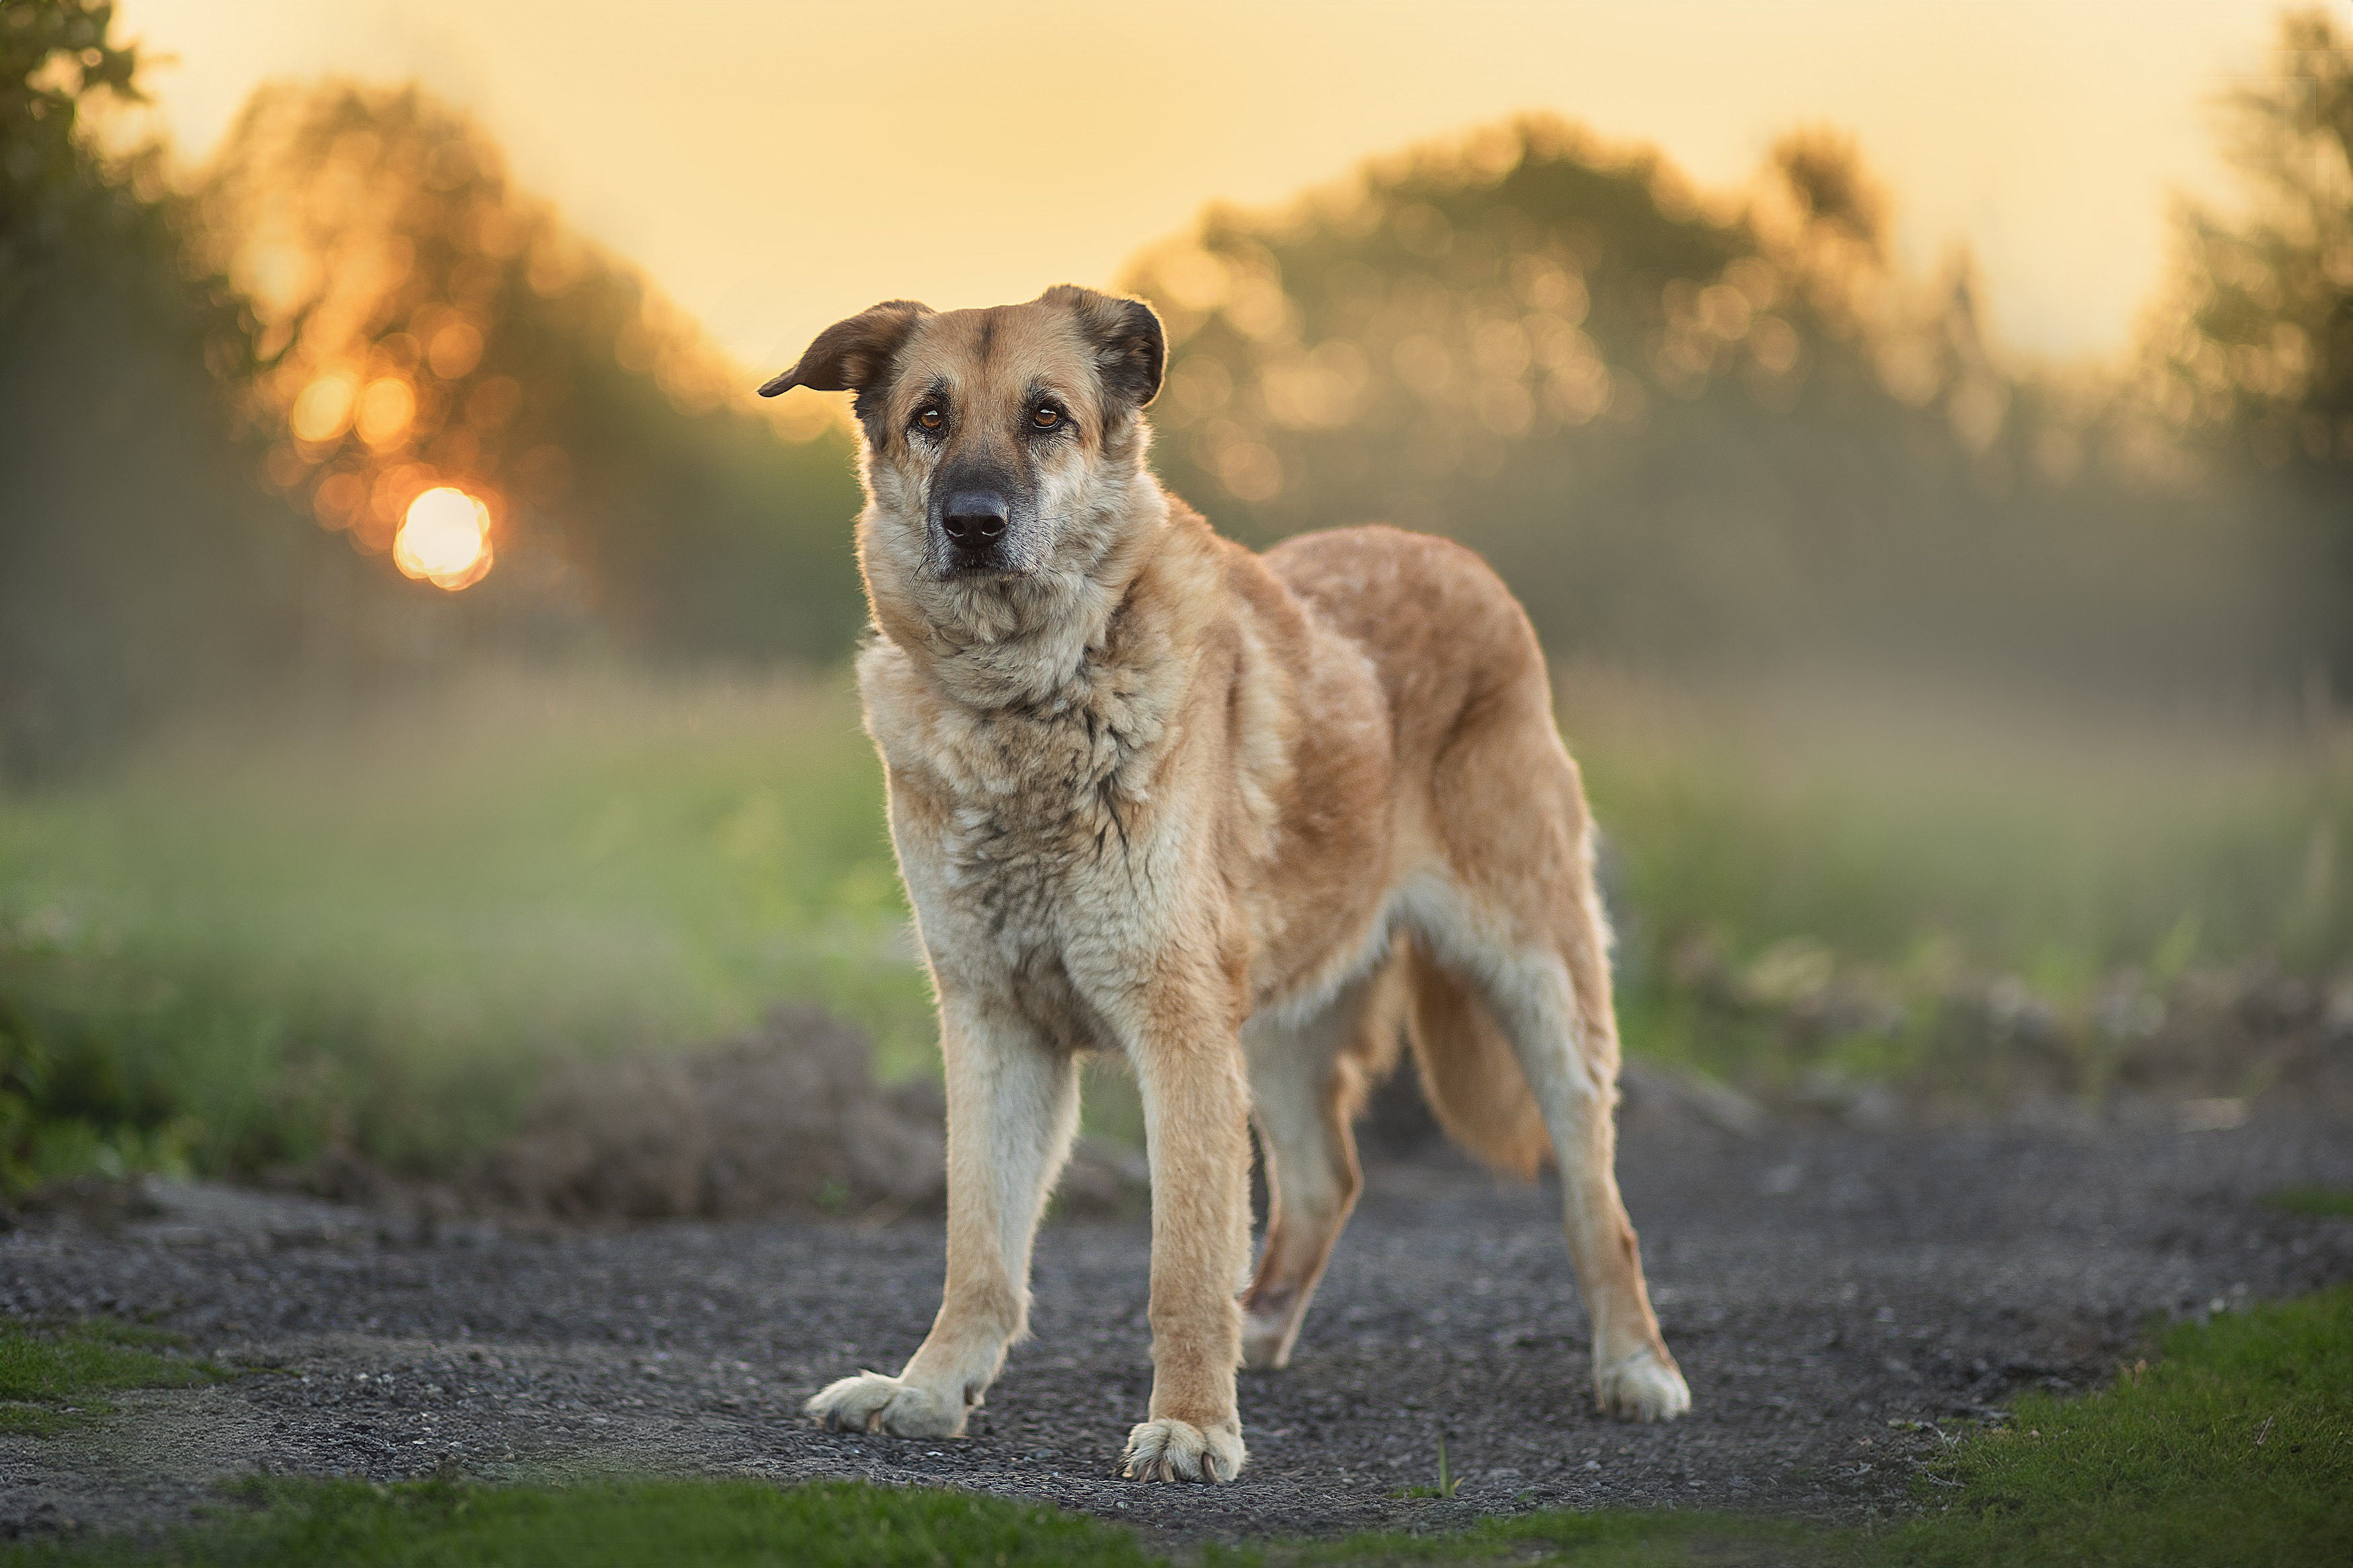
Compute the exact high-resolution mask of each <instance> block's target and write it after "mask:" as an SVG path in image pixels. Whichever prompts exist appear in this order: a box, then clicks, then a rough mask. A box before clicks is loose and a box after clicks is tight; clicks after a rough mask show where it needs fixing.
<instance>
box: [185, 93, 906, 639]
mask: <svg viewBox="0 0 2353 1568" xmlns="http://www.w3.org/2000/svg"><path fill="white" fill-rule="evenodd" d="M204 207H205V212H206V224H207V227H208V230H209V232H210V233H211V234H212V235H213V236H214V237H215V243H216V246H217V247H218V249H217V254H218V256H219V258H220V259H221V261H222V263H223V264H224V265H225V266H226V267H227V268H228V270H229V271H230V273H231V275H232V276H233V277H234V278H236V279H237V282H238V284H239V286H240V287H241V289H243V290H244V292H245V293H246V295H247V296H248V298H249V299H251V300H252V301H253V305H254V309H255V310H256V311H257V313H258V315H259V321H260V338H259V353H260V360H261V363H260V365H259V370H258V371H257V373H256V374H254V376H253V377H252V378H251V379H250V381H249V382H248V384H247V386H246V407H247V411H248V416H250V417H251V418H252V420H253V421H254V423H255V425H256V426H257V427H258V428H259V429H260V430H261V431H262V432H263V433H264V434H265V435H266V437H267V438H269V440H270V442H271V446H270V448H269V454H268V458H267V462H266V470H267V474H268V477H269V481H270V482H271V484H272V485H273V486H275V487H276V488H278V489H280V490H282V491H283V492H285V493H286V494H288V495H290V497H292V498H294V499H295V500H296V501H297V503H298V504H299V505H301V507H302V508H303V509H304V510H308V511H309V512H310V513H311V515H312V516H314V517H315V518H316V519H317V521H318V522H319V523H320V524H321V525H322V527H323V528H326V529H328V530H330V531H340V532H342V533H343V534H344V535H345V536H346V537H348V538H349V540H350V541H351V542H352V544H353V546H354V547H356V548H357V549H358V550H359V551H360V552H363V553H364V554H366V555H369V556H375V557H382V556H384V555H385V553H386V552H388V551H389V550H390V549H391V547H392V544H393V542H394V537H395V533H396V530H397V528H398V527H399V524H400V521H401V520H402V517H403V515H404V513H405V512H406V509H407V507H408V504H409V502H410V501H411V500H414V499H415V498H416V497H417V495H418V494H420V493H422V492H423V491H425V490H426V489H431V488H433V487H435V486H438V485H455V486H458V487H459V488H462V489H466V490H467V491H469V492H470V493H471V494H474V495H476V496H479V497H480V498H482V499H483V500H486V501H487V502H488V503H489V504H490V506H491V511H492V515H493V521H494V531H495V534H496V536H497V538H498V541H499V546H498V547H499V553H500V556H501V559H502V561H503V562H505V564H503V565H502V566H501V567H500V568H499V570H498V572H497V574H494V576H493V577H492V578H491V581H490V582H489V583H487V584H485V585H484V586H485V588H486V589H489V590H490V591H488V592H484V591H480V590H470V591H469V592H470V602H471V604H472V605H479V606H480V607H481V611H482V613H483V614H486V615H496V616H505V617H508V618H514V617H518V616H520V617H524V618H529V617H532V616H540V617H544V616H546V615H547V614H548V613H549V612H551V611H559V612H560V611H561V610H562V609H564V608H565V606H567V605H571V606H578V607H586V609H588V610H590V611H592V612H593V613H594V614H595V615H596V616H597V618H598V619H599V620H600V621H601V622H603V623H604V624H605V625H607V626H608V627H609V628H610V629H612V630H613V631H615V632H617V634H618V635H619V636H620V637H621V638H622V640H623V641H624V642H625V643H628V644H632V645H634V646H636V647H639V648H641V649H643V650H646V651H650V652H654V653H657V654H689V655H708V654H714V653H715V654H728V655H736V656H742V657H752V658H768V657H776V656H778V655H797V656H801V657H807V658H822V657H828V656H830V655H833V654H835V653H837V652H838V651H839V650H840V649H841V648H843V647H846V646H847V644H848V640H849V636H850V634H851V633H852V632H853V631H854V629H855V628H856V626H857V625H858V624H859V622H860V619H861V618H862V614H863V612H862V608H861V601H860V595H859V590H858V585H857V582H856V578H855V575H854V569H853V566H852V563H851V557H850V552H849V519H850V518H851V517H852V516H853V515H854V513H855V512H856V510H857V492H856V487H855V484H854V481H853V480H852V479H851V476H850V472H849V457H848V452H847V447H846V446H845V444H844V443H843V441H842V439H841V437H840V436H839V432H838V431H835V432H833V433H831V434H830V436H829V437H819V438H818V439H817V440H815V441H812V442H808V443H806V444H797V443H792V442H787V441H785V440H782V439H780V438H779V437H778V435H777V432H776V428H775V427H774V426H771V425H770V424H769V423H768V422H767V420H766V419H765V418H763V417H761V416H758V415H755V414H754V413H753V412H751V411H750V410H749V408H748V406H747V405H748V404H749V402H750V399H749V384H750V380H751V378H750V377H749V376H748V374H746V373H744V372H743V371H741V370H740V369H738V368H737V367H736V366H734V365H733V364H732V363H729V362H728V361H727V360H725V359H724V358H723V356H721V355H720V354H719V353H717V352H716V351H714V350H713V349H712V347H711V346H710V344H709V343H708V342H707V340H706V339H705V338H704V337H703V336H702V331H701V329H700V327H699V326H698V325H697V324H696V323H695V322H694V321H692V320H691V318H690V317H688V316H687V315H686V314H685V313H684V312H683V311H681V310H679V309H678V308H677V307H676V306H674V305H672V304H670V302H669V301H668V300H665V299H663V298H662V297H661V296H660V295H659V293H657V292H655V291H654V290H653V289H650V288H649V286H648V285H647V284H646V283H645V281H644V280H643V279H641V278H640V277H639V276H638V274H636V273H635V272H634V271H633V270H631V269H630V268H628V267H627V266H625V265H624V264H622V263H621V262H619V261H618V260H617V259H616V258H613V257H611V256H609V255H607V253H605V252H604V251H602V250H600V249H599V248H597V247H595V246H593V245H591V244H588V243H587V242H586V241H584V240H582V239H581V238H580V237H577V236H576V235H575V234H573V233H571V232H570V231H569V230H568V229H566V228H565V226H564V225H563V224H562V222H561V221H560V220H559V219H558V218H557V217H556V216H555V215H554V212H553V211H552V210H551V209H550V208H549V207H548V206H547V205H545V204H543V203H542V202H539V201H536V200H534V199H533V198H532V197H530V196H529V195H527V194H525V193H523V192H522V191H520V190H518V189H517V188H516V186H515V185H514V184H513V183H512V181H511V180H510V179H509V178H508V176H507V174H506V173H505V170H504V167H503V160H502V158H501V155H500V153H499V150H498V148H497V147H496V146H495V145H494V144H493V143H492V142H491V141H490V140H489V138H487V137H486V136H484V135H483V134H482V132H480V129H479V128H477V127H476V126H475V125H474V124H473V123H472V122H471V121H469V120H467V119H466V118H465V117H464V116H463V115H460V114H459V113H457V112H456V111H454V110H451V109H449V108H448V106H446V105H443V104H440V103H438V102H436V101H435V100H432V99H430V98H428V97H427V96H426V95H424V94H423V93H421V92H419V91H418V90H417V89H414V88H409V89H394V90H384V89H367V88H363V87H359V86H354V85H350V84H343V83H334V82H328V83H320V84H309V85H283V86H279V87H275V88H267V89H263V90H262V91H261V92H259V94H257V96H256V97H255V98H254V99H253V100H252V101H251V102H250V103H248V106H247V108H246V110H245V111H244V114H243V115H242V117H241V118H240V120H239V121H238V123H237V126H236V128H235V130H234V131H233V132H232V133H231V135H230V137H229V139H228V141H227V145H226V147H225V149H224V151H223V153H222V154H221V156H220V159H219V161H218V163H217V166H216V170H215V172H214V174H213V175H212V177H211V179H210V180H209V182H208V184H207V185H206V191H205V195H204Z"/></svg>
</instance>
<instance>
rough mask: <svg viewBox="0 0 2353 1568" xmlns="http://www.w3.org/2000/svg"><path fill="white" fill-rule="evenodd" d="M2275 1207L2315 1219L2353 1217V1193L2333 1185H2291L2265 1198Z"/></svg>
mask: <svg viewBox="0 0 2353 1568" xmlns="http://www.w3.org/2000/svg"><path fill="white" fill-rule="evenodd" d="M2263 1202H2264V1203H2266V1204H2268V1205H2270V1206H2272V1207H2273V1208H2275V1209H2278V1210H2280V1211H2281V1212H2282V1213H2284V1214H2300V1215H2309V1216H2310V1217H2312V1218H2314V1219H2353V1193H2348V1192H2340V1191H2338V1190H2337V1189H2335V1188H2332V1187H2289V1188H2287V1189H2286V1190H2284V1191H2283V1192H2276V1193H2274V1194H2271V1195H2270V1196H2269V1197H2266V1198H2265V1199H2263Z"/></svg>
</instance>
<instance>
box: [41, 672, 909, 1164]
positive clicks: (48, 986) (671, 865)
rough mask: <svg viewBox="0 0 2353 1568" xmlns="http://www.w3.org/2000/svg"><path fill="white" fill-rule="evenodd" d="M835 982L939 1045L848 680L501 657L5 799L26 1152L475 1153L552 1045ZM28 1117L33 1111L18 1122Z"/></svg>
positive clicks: (839, 995)
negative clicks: (535, 667) (293, 727)
mask: <svg viewBox="0 0 2353 1568" xmlns="http://www.w3.org/2000/svg"><path fill="white" fill-rule="evenodd" d="M785 997H805V998H810V999H814V1000H817V1001H819V1002H821V1003H823V1004H825V1005H828V1006H829V1007H831V1008H832V1009H834V1010H835V1011H837V1012H839V1013H841V1014H844V1015H846V1016H849V1017H851V1018H853V1019H855V1020H857V1021H859V1022H860V1023H862V1024H864V1025H866V1026H868V1027H869V1028H870V1029H871V1031H872V1032H873V1033H874V1034H875V1036H876V1037H877V1040H878V1042H879V1047H880V1050H881V1066H882V1068H883V1070H884V1071H885V1073H886V1075H893V1074H895V1075H899V1076H903V1075H905V1074H907V1073H909V1072H913V1071H920V1070H923V1068H924V1064H925V1063H926V1062H927V1061H928V1059H929V1056H930V1027H929V1023H928V1016H929V1006H928V1001H927V997H926V993H925V983H924V981H923V975H922V973H921V972H920V970H919V969H918V968H917V967H916V966H915V965H914V964H913V962H912V955H911V953H910V952H909V951H908V949H907V946H906V942H905V937H904V910H903V908H902V902H901V899H900V895H899V890H898V886H897V879H896V876H895V872H894V870H893V867H892V858H891V851H890V847H889V843H888V840H887V838H886V837H885V834H884V829H883V821H882V806H881V780H880V776H879V773H878V771H877V769H876V766H875V763H874V759H873V753H872V749H871V746H870V745H869V744H868V742H867V741H866V738H865V736H864V735H863V734H862V733H861V732H860V728H859V719H858V712H857V707H856V704H855V701H854V700H853V699H852V698H851V697H850V695H849V693H848V691H847V690H846V689H845V688H844V687H843V685H842V683H841V682H840V681H839V680H836V679H823V680H819V679H810V678H805V677H803V678H795V677H786V676H778V677H774V678H764V679H760V680H756V681H744V682H728V681H723V680H719V679H701V680H691V681H684V682H681V683H665V682H662V681H659V680H656V679H640V678H633V677H624V676H617V675H616V676H602V675H594V674H586V675H584V674H578V673H575V674H570V675H565V676H557V677H542V676H533V675H528V674H524V673H521V672H516V671H503V672H492V673H490V674H486V675H483V676H480V677H478V678H475V679H471V680H470V681H469V682H467V683H466V684H463V685H461V686H459V687H457V688H455V689H444V690H441V691H438V692H434V693H428V694H423V695H420V696H419V697H417V698H416V699H414V700H410V701H409V702H407V703H406V704H405V705H403V706H401V707H399V708H397V709H396V710H392V711H389V712H386V713H384V714H381V715H378V716H376V717H375V718H372V719H370V720H367V721H364V722H359V721H355V722H353V723H350V724H346V725H342V726H339V727H332V728H328V729H323V730H321V731H311V732H301V731H297V732H286V731H264V732H261V733H258V734H249V735H234V736H226V737H216V736H199V737H193V738H184V739H183V740H182V741H180V742H177V743H176V744H174V745H171V746H168V747H166V748H164V749H163V750H161V751H159V752H157V753H156V754H154V755H153V756H152V757H151V758H149V759H148V760H147V761H146V762H145V763H142V764H141V765H138V766H134V767H132V768H130V769H128V770H126V771H125V772H124V773H121V775H119V776H117V777H115V778H112V779H110V780H107V781H103V782H101V783H99V784H93V785H91V786H90V787H88V788H85V789H82V790H79V791H77V792H75V793H71V794H65V795H49V796H45V797H37V798H23V797H18V798H13V799H9V798H0V1091H5V1092H0V1154H5V1156H8V1157H9V1160H10V1163H12V1164H13V1167H14V1169H13V1170H11V1171H8V1172H5V1173H0V1175H5V1176H9V1177H13V1179H14V1180H15V1181H16V1183H17V1184H23V1183H25V1182H27V1181H32V1180H38V1179H43V1178H47V1177H53V1176H58V1175H62V1174H69V1173H74V1172H75V1171H77V1170H80V1169H88V1168H91V1167H93V1166H95V1167H97V1168H100V1169H104V1168H107V1166H108V1164H109V1163H110V1161H111V1162H112V1163H114V1164H117V1165H137V1164H147V1165H164V1166H166V1167H169V1166H170V1165H172V1164H173V1163H175V1162H176V1163H182V1164H185V1165H187V1166H190V1167H192V1168H194V1169H195V1170H198V1171H204V1172H224V1171H250V1170H255V1169H259V1168H261V1167H264V1166H267V1165H269V1164H271V1163H277V1162H280V1161H284V1160H297V1159H301V1158H302V1157H304V1156H306V1155H307V1154H308V1153H310V1152H312V1151H314V1150H315V1149H317V1148H319V1147H321V1146H322V1145H323V1144H324V1143H326V1142H330V1141H335V1140H342V1141H347V1142H353V1143H355V1144H356V1145H358V1146H359V1147H361V1148H362V1149H364V1151H366V1152H369V1153H371V1154H374V1155H375V1156H376V1157H378V1158H380V1159H383V1160H385V1161H386V1162H387V1163H392V1164H394V1165H396V1166H399V1167H406V1168H412V1169H435V1168H446V1167H447V1166H448V1164H449V1163H452V1162H454V1161H455V1160H457V1159H459V1158H460V1157H462V1156H463V1154H465V1153H466V1152H470V1150H471V1149H473V1148H476V1147H479V1146H480V1145H481V1144H482V1143H483V1142H486V1141H488V1140H490V1139H491V1138H494V1137H495V1136H497V1135H498V1133H499V1132H501V1131H503V1129H504V1128H505V1127H506V1126H507V1125H508V1124H510V1122H511V1121H512V1116H513V1115H514V1113H515V1110H516V1109H517V1106H518V1102H519V1100H521V1098H522V1096H523V1095H524V1094H525V1093H526V1092H527V1089H528V1087H529V1084H530V1082H531V1079H532V1077H533V1073H534V1071H535V1069H536V1068H537V1066H538V1064H539V1063H541V1062H542V1061H543V1060H545V1059H546V1058H549V1057H551V1056H554V1055H557V1054H560V1053H567V1052H575V1051H577V1052H587V1053H591V1054H595V1053H600V1052H605V1051H610V1050H614V1049H618V1048H622V1047H632V1046H646V1045H651V1046H670V1045H676V1044H683V1043H687V1042H691V1041H696V1040H700V1039H703V1038H708V1037H713V1036H715V1035H719V1034H723V1033H725V1032H727V1031H730V1030H733V1029H737V1028H740V1027H742V1026H745V1025H747V1024H749V1023H750V1022H752V1021H753V1020H754V1018H755V1017H756V1016H757V1015H758V1014H759V1012H760V1011H761V1010H762V1009H763V1008H764V1007H765V1005H768V1004H769V1003H771V1002H772V1001H775V1000H776V999H779V998H785ZM12 1117H13V1119H14V1123H15V1124H14V1125H11V1124H10V1119H11V1118H12Z"/></svg>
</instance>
